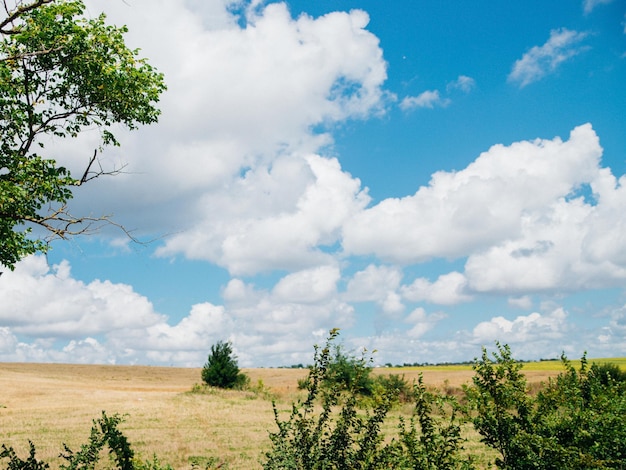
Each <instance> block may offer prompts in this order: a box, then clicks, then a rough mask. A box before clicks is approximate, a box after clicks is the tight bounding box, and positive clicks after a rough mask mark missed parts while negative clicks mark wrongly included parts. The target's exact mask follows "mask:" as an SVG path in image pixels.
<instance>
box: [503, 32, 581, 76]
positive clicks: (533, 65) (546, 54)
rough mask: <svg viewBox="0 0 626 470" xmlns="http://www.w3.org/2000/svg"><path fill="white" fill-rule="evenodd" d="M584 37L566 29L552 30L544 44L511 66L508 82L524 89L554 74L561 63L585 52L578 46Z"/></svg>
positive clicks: (534, 48) (579, 33)
mask: <svg viewBox="0 0 626 470" xmlns="http://www.w3.org/2000/svg"><path fill="white" fill-rule="evenodd" d="M585 37H587V33H581V32H577V31H571V30H569V29H566V28H562V29H558V30H552V31H551V32H550V38H549V39H548V41H547V42H546V43H545V44H543V45H542V46H535V47H533V48H531V49H530V50H529V51H528V52H526V53H525V54H524V55H523V56H522V58H521V59H519V60H517V61H516V62H515V64H513V69H512V70H511V73H510V74H509V81H510V82H512V83H517V84H519V86H520V87H525V86H526V85H529V84H531V83H533V82H536V81H537V80H540V79H541V78H543V77H544V76H546V75H548V74H549V73H552V72H554V71H555V70H556V68H557V67H558V66H559V65H561V64H562V63H563V62H565V61H566V60H568V59H570V58H572V57H574V56H576V55H578V54H580V53H581V52H582V51H583V50H585V48H584V47H582V46H580V45H579V43H580V42H581V41H582V40H583V39H585Z"/></svg>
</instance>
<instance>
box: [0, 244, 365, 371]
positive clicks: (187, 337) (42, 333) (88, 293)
mask: <svg viewBox="0 0 626 470" xmlns="http://www.w3.org/2000/svg"><path fill="white" fill-rule="evenodd" d="M2 277H3V282H2V283H1V284H0V305H1V306H2V307H0V321H1V322H2V324H3V326H2V327H1V328H0V360H11V361H40V362H49V361H58V362H80V363H159V364H175V365H180V366H198V365H200V364H202V363H203V361H204V360H205V359H206V354H207V351H209V349H210V346H211V344H214V343H215V342H217V341H219V340H224V339H230V340H232V341H233V343H234V344H235V346H236V349H237V348H240V349H241V353H240V354H239V357H240V359H241V364H242V365H259V360H261V358H262V360H263V361H265V362H264V363H266V364H267V363H269V364H273V365H289V364H292V363H300V362H305V361H307V360H308V359H309V356H310V352H311V347H312V345H313V344H314V343H315V342H317V341H318V340H319V332H320V331H328V330H329V329H331V328H333V327H340V328H347V327H350V326H351V325H352V324H353V322H354V308H353V307H352V306H351V305H349V304H348V303H346V302H344V301H341V300H339V299H338V298H337V296H336V295H335V290H336V283H337V281H338V280H339V270H338V269H337V268H336V267H334V266H325V267H318V268H314V269H310V270H304V271H301V272H297V273H291V274H288V275H286V276H285V277H283V278H282V279H280V280H278V282H277V283H276V284H275V286H274V288H273V289H256V288H255V287H254V286H253V285H250V284H246V283H244V282H243V281H241V280H238V279H233V280H231V281H230V282H229V283H228V284H227V286H226V287H225V288H224V301H225V302H224V305H215V304H213V303H210V302H203V303H199V304H196V305H193V306H192V307H191V310H190V311H189V313H188V314H187V315H186V316H184V317H183V318H182V319H180V320H179V321H178V322H177V323H175V324H170V323H169V321H168V319H167V318H166V317H165V316H163V315H160V314H158V313H156V312H154V310H153V307H152V305H151V304H150V303H149V302H148V301H147V300H146V299H145V298H144V297H142V296H140V295H139V294H137V293H135V292H133V290H132V289H130V288H129V287H128V286H126V285H124V284H113V283H111V282H108V281H107V282H106V283H103V282H100V281H93V282H92V283H89V284H85V283H83V282H80V281H77V280H75V279H73V277H72V276H71V271H70V266H69V264H68V263H67V262H64V263H62V264H61V265H59V266H54V267H50V266H48V265H47V264H46V261H45V258H43V257H41V256H33V257H29V258H27V259H26V260H24V261H22V262H20V263H18V265H17V267H16V269H15V271H14V272H7V273H5V274H4V275H3V276H2ZM63 299H64V300H63ZM67 299H69V300H70V302H69V303H68V300H67ZM63 302H65V303H64V304H63ZM59 344H60V345H62V346H60V347H57V346H58V345H59ZM238 352H239V351H238Z"/></svg>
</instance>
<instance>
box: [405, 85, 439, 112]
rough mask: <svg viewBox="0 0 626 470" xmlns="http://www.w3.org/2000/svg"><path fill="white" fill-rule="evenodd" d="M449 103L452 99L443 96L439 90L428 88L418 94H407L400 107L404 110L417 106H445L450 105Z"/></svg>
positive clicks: (430, 107)
mask: <svg viewBox="0 0 626 470" xmlns="http://www.w3.org/2000/svg"><path fill="white" fill-rule="evenodd" d="M448 104H450V100H449V99H447V98H442V97H441V95H440V94H439V90H427V91H424V92H423V93H420V94H419V95H417V96H406V97H405V98H404V99H403V100H402V101H401V102H400V109H402V110H404V111H409V110H411V109H415V108H429V109H432V108H434V107H435V106H440V107H445V106H448Z"/></svg>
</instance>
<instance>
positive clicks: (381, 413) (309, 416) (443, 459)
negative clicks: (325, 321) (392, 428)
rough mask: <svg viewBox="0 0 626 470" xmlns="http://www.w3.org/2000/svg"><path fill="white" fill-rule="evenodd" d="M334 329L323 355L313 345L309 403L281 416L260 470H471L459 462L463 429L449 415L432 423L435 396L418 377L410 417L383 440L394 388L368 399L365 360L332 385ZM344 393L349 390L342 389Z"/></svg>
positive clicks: (305, 384) (394, 397) (357, 361)
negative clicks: (441, 422)
mask: <svg viewBox="0 0 626 470" xmlns="http://www.w3.org/2000/svg"><path fill="white" fill-rule="evenodd" d="M338 334H339V333H338V330H336V329H335V330H331V332H330V335H329V337H328V339H327V342H326V345H325V347H324V348H321V349H320V348H319V347H318V346H315V354H314V363H313V365H312V366H311V367H310V369H309V375H308V376H307V378H306V379H305V380H304V381H303V382H302V385H303V388H304V389H306V390H307V392H308V393H307V396H306V399H304V400H300V401H298V402H297V403H294V404H293V405H292V410H291V413H290V415H289V417H288V419H286V420H284V421H283V420H281V419H280V417H279V413H278V410H277V408H276V404H275V403H274V417H275V422H276V426H277V427H278V430H277V431H276V432H274V433H270V440H271V444H272V447H271V449H270V451H268V452H267V453H266V454H265V461H264V463H263V468H264V469H266V470H278V469H280V470H287V469H298V470H300V469H302V470H304V469H307V470H308V469H345V470H353V469H369V470H376V469H388V468H394V469H414V468H415V469H421V468H423V469H428V470H435V469H444V470H447V469H463V468H465V469H470V468H472V467H471V464H470V463H469V462H468V461H466V460H464V459H462V458H461V457H460V454H459V451H460V449H461V438H460V428H459V425H458V424H457V422H456V417H455V415H454V414H451V415H450V422H449V423H448V424H446V425H443V426H439V423H437V422H436V420H434V419H433V418H432V417H431V412H432V411H433V406H435V404H436V403H440V402H439V397H435V395H434V394H431V393H428V392H426V389H425V387H424V385H423V382H422V380H421V378H420V381H419V383H418V385H416V386H415V388H414V392H413V397H414V399H415V402H416V405H415V416H414V418H412V419H411V420H410V422H409V423H408V424H407V423H405V422H404V421H401V422H400V425H399V434H398V436H397V439H394V440H391V441H388V440H387V441H386V440H385V436H384V435H383V433H382V431H381V427H382V425H383V424H384V422H385V419H386V418H387V414H388V412H389V410H390V409H391V407H392V404H393V402H394V401H395V400H397V395H398V389H396V388H392V387H386V388H384V390H383V391H382V393H381V394H380V395H379V396H378V397H377V398H376V399H374V400H373V399H371V398H369V397H365V396H364V395H363V394H362V393H361V388H360V385H359V384H361V383H362V382H361V380H362V377H363V376H369V372H370V371H371V366H370V365H369V364H370V363H371V361H370V360H368V359H367V358H366V357H365V356H363V357H361V358H350V361H349V362H350V364H351V365H352V368H353V371H354V375H353V376H352V380H350V381H349V382H347V383H346V382H343V381H339V380H336V376H335V375H334V372H333V370H332V367H331V364H332V363H333V362H334V360H335V357H336V356H333V353H332V352H331V351H333V350H334V351H335V352H336V351H337V349H336V348H334V347H333V346H334V345H333V341H334V340H335V339H336V338H337V336H338ZM346 386H347V388H346Z"/></svg>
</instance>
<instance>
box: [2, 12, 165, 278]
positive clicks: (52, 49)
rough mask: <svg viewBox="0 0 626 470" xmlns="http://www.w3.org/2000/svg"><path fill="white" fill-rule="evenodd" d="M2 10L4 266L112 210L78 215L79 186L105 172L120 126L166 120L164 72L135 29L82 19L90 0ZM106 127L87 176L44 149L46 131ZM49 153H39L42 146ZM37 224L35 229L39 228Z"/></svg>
mask: <svg viewBox="0 0 626 470" xmlns="http://www.w3.org/2000/svg"><path fill="white" fill-rule="evenodd" d="M3 5H4V18H2V17H0V263H1V264H3V265H4V266H6V267H8V268H9V269H14V267H15V263H16V262H18V261H19V260H20V259H22V258H23V257H25V256H27V255H29V254H33V253H36V252H45V251H47V249H48V247H49V242H50V241H51V240H52V239H55V238H62V239H65V238H69V237H71V236H73V235H77V234H85V233H92V232H93V231H94V230H96V229H97V228H98V227H99V226H100V225H101V224H102V223H112V222H111V221H110V219H109V218H108V217H107V216H102V217H95V218H94V217H91V216H89V217H81V216H74V215H72V214H71V213H70V211H69V209H68V206H67V203H68V201H69V200H70V199H71V198H72V195H73V193H72V189H73V188H75V187H77V186H80V185H82V184H85V183H87V182H88V181H90V180H92V179H94V178H96V177H98V176H101V175H103V174H112V173H117V172H118V171H119V170H113V171H108V172H107V171H105V170H104V169H103V168H102V167H101V166H100V164H99V161H98V153H99V152H101V151H102V149H103V147H104V146H107V145H114V146H116V145H119V143H118V141H117V140H116V138H115V136H114V135H113V132H112V128H113V126H114V125H119V124H122V125H124V126H126V127H127V128H129V129H135V128H136V127H137V126H138V125H140V124H150V123H154V122H156V121H157V118H158V116H159V110H158V109H157V108H156V107H155V105H156V103H157V102H158V100H159V97H160V95H161V93H162V92H163V91H164V90H165V84H164V81H163V75H162V74H160V73H158V72H157V71H156V70H155V69H154V68H153V67H152V66H150V65H149V64H148V62H147V61H146V59H143V58H140V57H139V56H138V55H139V52H138V50H131V49H129V48H128V47H127V46H126V44H125V43H124V33H126V31H127V29H126V27H116V26H111V25H107V24H106V23H105V16H104V14H102V15H100V16H98V17H96V18H86V17H84V16H83V12H84V10H85V7H84V4H83V2H82V0H28V1H27V0H12V1H11V0H8V1H4V2H3ZM87 128H89V129H94V128H96V129H99V131H100V137H101V140H100V144H99V146H98V147H97V148H95V149H94V151H93V154H92V155H86V168H85V170H84V172H82V174H81V175H80V176H79V177H74V176H72V175H71V174H70V172H69V171H68V169H66V168H65V167H63V166H60V165H59V164H57V162H56V160H55V159H53V158H51V156H50V155H44V154H45V152H46V150H45V149H44V145H45V139H46V138H48V139H49V138H72V137H77V136H78V135H79V134H80V133H81V132H82V131H83V130H85V129H87ZM39 152H40V153H39ZM34 230H35V231H34Z"/></svg>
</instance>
